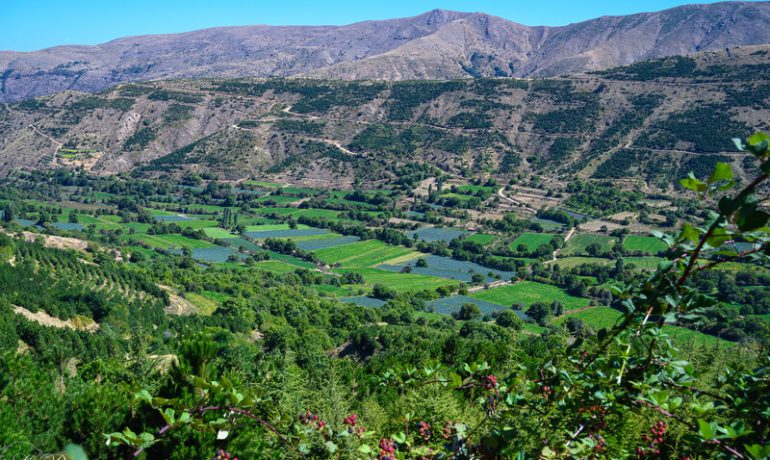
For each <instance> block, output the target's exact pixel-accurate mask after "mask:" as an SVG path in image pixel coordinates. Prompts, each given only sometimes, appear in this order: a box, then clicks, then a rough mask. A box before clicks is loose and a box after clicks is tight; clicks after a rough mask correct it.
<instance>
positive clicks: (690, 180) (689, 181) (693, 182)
mask: <svg viewBox="0 0 770 460" xmlns="http://www.w3.org/2000/svg"><path fill="white" fill-rule="evenodd" d="M679 184H680V185H681V186H682V187H684V188H686V189H687V190H692V191H693V192H698V193H701V192H705V191H706V189H707V188H708V187H707V186H706V184H705V183H704V182H703V181H700V180H698V179H696V178H694V177H686V178H684V179H680V180H679Z"/></svg>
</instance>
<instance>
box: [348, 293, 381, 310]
mask: <svg viewBox="0 0 770 460" xmlns="http://www.w3.org/2000/svg"><path fill="white" fill-rule="evenodd" d="M338 300H339V301H340V302H342V303H354V304H356V305H358V306H360V307H366V308H380V307H381V306H383V305H385V304H386V303H387V302H385V301H384V300H380V299H375V298H374V297H366V296H356V297H343V298H340V299H338Z"/></svg>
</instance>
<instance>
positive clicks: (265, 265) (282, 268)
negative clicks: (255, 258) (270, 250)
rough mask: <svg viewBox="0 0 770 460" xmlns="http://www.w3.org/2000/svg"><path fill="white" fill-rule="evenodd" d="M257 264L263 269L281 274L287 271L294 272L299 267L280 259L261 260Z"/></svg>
mask: <svg viewBox="0 0 770 460" xmlns="http://www.w3.org/2000/svg"><path fill="white" fill-rule="evenodd" d="M255 266H256V267H258V268H261V269H262V270H267V271H269V272H273V273H278V274H281V275H283V274H286V273H293V272H294V271H295V270H297V268H298V267H296V266H294V265H290V264H287V263H286V262H282V261H280V260H263V261H261V262H257V263H256V264H255Z"/></svg>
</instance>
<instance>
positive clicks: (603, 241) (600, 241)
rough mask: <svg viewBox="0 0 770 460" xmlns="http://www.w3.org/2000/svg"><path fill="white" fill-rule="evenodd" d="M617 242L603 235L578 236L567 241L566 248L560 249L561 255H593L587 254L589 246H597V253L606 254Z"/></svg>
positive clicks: (585, 234)
mask: <svg viewBox="0 0 770 460" xmlns="http://www.w3.org/2000/svg"><path fill="white" fill-rule="evenodd" d="M616 242H617V240H616V239H615V238H612V237H610V236H605V235H593V234H587V233H584V234H580V235H575V236H573V237H572V238H570V240H569V241H567V244H566V246H565V247H564V249H562V251H561V253H562V255H565V256H566V255H593V254H588V252H587V248H588V247H589V246H591V245H594V244H595V245H597V246H598V247H599V253H601V254H603V253H606V252H608V251H609V250H610V249H612V247H613V246H614V245H615V243H616Z"/></svg>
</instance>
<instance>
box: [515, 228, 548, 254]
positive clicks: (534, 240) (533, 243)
mask: <svg viewBox="0 0 770 460" xmlns="http://www.w3.org/2000/svg"><path fill="white" fill-rule="evenodd" d="M553 238H554V235H551V234H549V233H529V232H527V233H523V234H521V235H520V236H519V237H518V238H516V239H515V240H513V242H512V243H511V249H513V250H514V251H515V250H517V248H518V247H519V246H520V245H522V244H523V245H524V246H526V247H527V250H528V251H534V250H535V249H537V248H539V247H540V246H542V245H544V244H550V243H551V241H553Z"/></svg>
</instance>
